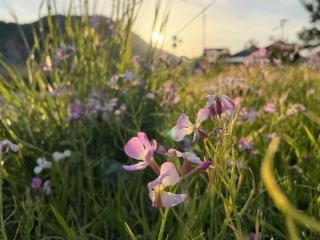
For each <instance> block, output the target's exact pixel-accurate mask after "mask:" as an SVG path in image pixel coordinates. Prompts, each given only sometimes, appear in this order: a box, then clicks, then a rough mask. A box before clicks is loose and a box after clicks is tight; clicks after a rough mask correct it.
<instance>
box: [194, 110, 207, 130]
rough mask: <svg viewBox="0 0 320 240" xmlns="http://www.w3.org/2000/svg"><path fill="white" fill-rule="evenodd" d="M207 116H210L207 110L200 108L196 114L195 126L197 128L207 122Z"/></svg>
mask: <svg viewBox="0 0 320 240" xmlns="http://www.w3.org/2000/svg"><path fill="white" fill-rule="evenodd" d="M209 114H210V110H209V108H206V107H204V108H201V109H200V110H199V111H198V114H197V120H196V126H197V127H199V126H200V124H201V123H202V122H203V121H205V120H207V119H208V117H209Z"/></svg>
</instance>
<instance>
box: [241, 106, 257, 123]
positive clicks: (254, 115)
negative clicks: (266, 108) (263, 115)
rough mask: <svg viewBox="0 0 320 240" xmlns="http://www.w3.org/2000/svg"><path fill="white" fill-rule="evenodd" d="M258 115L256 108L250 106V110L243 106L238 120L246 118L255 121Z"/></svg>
mask: <svg viewBox="0 0 320 240" xmlns="http://www.w3.org/2000/svg"><path fill="white" fill-rule="evenodd" d="M258 116H259V113H258V112H257V111H256V110H254V108H250V111H248V110H247V109H246V108H242V109H241V111H240V114H239V117H238V120H243V119H246V120H248V122H253V121H254V120H255V119H256V118H257V117H258Z"/></svg>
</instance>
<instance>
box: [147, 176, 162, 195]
mask: <svg viewBox="0 0 320 240" xmlns="http://www.w3.org/2000/svg"><path fill="white" fill-rule="evenodd" d="M163 177H164V176H163V175H160V176H159V177H157V178H156V179H155V180H153V181H151V182H149V183H148V189H149V192H151V191H153V190H154V188H155V187H156V186H157V185H159V184H161V182H162V179H163Z"/></svg>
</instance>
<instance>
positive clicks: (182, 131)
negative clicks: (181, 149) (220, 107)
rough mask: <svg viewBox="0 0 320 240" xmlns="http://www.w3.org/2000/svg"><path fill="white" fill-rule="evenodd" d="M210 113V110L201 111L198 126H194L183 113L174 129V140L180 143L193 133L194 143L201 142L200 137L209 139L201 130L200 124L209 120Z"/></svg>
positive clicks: (198, 116)
mask: <svg viewBox="0 0 320 240" xmlns="http://www.w3.org/2000/svg"><path fill="white" fill-rule="evenodd" d="M209 113H210V112H209V109H208V108H202V109H200V110H199V112H198V114H197V120H196V124H192V123H191V122H190V120H189V117H188V116H187V115H186V114H184V113H181V114H180V117H179V119H178V121H177V123H176V125H175V126H174V127H173V128H172V139H173V140H174V141H176V142H179V141H181V140H182V139H183V138H184V137H185V136H186V135H189V134H191V133H194V135H193V141H197V140H199V138H200V137H203V138H204V137H207V136H208V135H207V133H206V132H205V131H204V130H202V129H201V128H200V124H201V123H202V122H203V121H205V120H206V119H207V118H208V116H209Z"/></svg>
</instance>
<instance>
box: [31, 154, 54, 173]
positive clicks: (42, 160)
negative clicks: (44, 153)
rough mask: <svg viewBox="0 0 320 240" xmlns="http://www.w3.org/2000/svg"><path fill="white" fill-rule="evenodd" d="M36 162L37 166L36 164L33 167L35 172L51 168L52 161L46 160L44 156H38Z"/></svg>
mask: <svg viewBox="0 0 320 240" xmlns="http://www.w3.org/2000/svg"><path fill="white" fill-rule="evenodd" d="M37 164H38V166H36V167H35V168H34V169H33V172H34V173H35V174H39V173H41V172H42V170H43V169H46V168H51V166H52V162H49V161H47V160H46V159H45V158H38V159H37Z"/></svg>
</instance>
